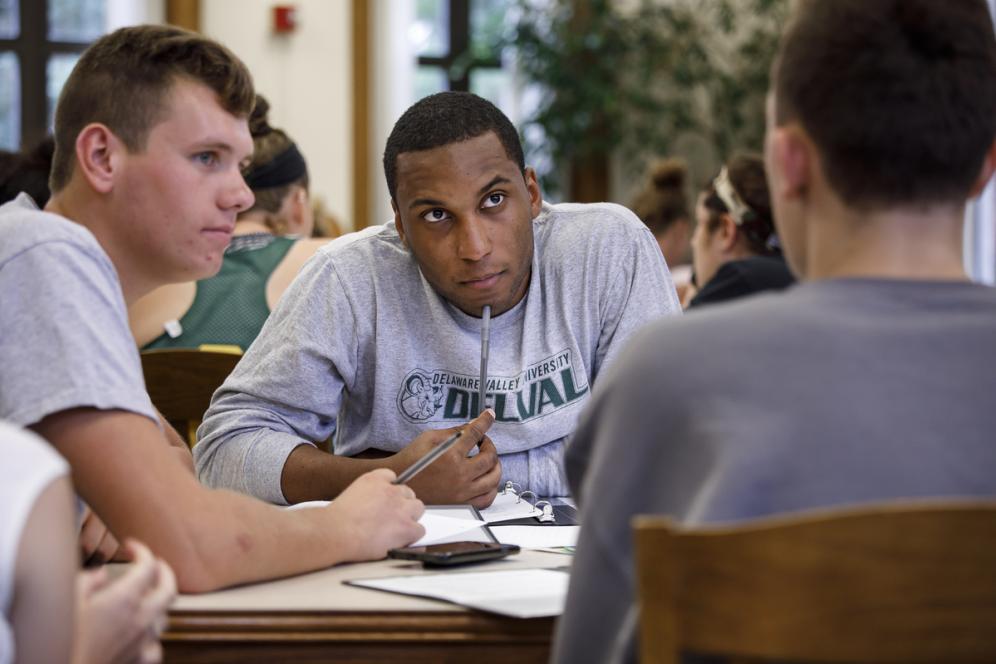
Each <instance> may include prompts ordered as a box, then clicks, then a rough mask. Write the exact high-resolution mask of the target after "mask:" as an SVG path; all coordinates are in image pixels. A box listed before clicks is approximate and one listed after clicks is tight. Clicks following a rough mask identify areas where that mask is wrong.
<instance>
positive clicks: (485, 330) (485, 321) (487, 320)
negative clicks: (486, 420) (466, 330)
mask: <svg viewBox="0 0 996 664" xmlns="http://www.w3.org/2000/svg"><path fill="white" fill-rule="evenodd" d="M490 338H491V305H490V304H485V305H484V309H483V310H482V311H481V382H480V384H479V385H478V386H477V414H478V415H480V414H481V413H483V412H484V409H485V408H486V407H487V406H486V405H485V403H484V392H485V390H486V389H487V386H488V342H489V341H490Z"/></svg>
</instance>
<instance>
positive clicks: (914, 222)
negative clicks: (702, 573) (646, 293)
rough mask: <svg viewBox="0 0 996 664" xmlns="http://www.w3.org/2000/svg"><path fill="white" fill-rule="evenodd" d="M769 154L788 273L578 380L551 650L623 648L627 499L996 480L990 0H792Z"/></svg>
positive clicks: (630, 650) (629, 600) (712, 516)
mask: <svg viewBox="0 0 996 664" xmlns="http://www.w3.org/2000/svg"><path fill="white" fill-rule="evenodd" d="M765 163H766V165H767V172H768V177H769V182H770V184H771V200H772V203H773V207H774V212H775V223H776V225H777V228H778V235H779V238H780V239H781V242H782V246H783V248H784V251H785V256H786V257H787V259H788V263H789V265H790V266H791V268H792V270H793V272H794V273H795V274H797V275H798V276H799V278H800V280H801V283H800V284H798V285H796V286H793V287H792V288H790V289H788V290H786V291H785V292H782V293H765V294H760V295H757V296H755V297H752V298H748V299H745V300H740V301H736V302H730V303H726V304H718V305H715V306H712V307H708V308H707V309H705V310H703V311H701V312H698V313H695V314H691V315H688V316H684V317H683V318H681V319H674V320H665V321H661V322H659V323H655V324H653V325H650V326H647V328H646V329H645V330H644V331H643V332H641V333H640V334H639V335H638V339H635V340H634V342H633V343H632V344H631V345H630V346H629V347H628V348H627V350H626V352H625V353H624V356H623V357H620V358H619V362H617V363H616V364H615V365H614V366H613V369H612V370H611V371H610V375H609V376H606V378H605V379H604V380H603V381H602V383H601V384H600V385H598V386H597V387H596V395H595V396H594V397H593V399H592V402H591V406H590V407H589V408H588V409H587V411H586V413H585V415H584V417H583V419H582V422H581V424H580V426H579V427H578V431H577V433H576V434H575V437H574V439H573V440H572V441H571V446H570V447H569V448H568V452H567V473H568V478H569V480H570V483H571V487H572V488H573V489H574V490H575V491H576V493H575V497H576V498H577V500H578V503H579V506H580V510H581V524H582V526H581V533H580V537H579V539H578V546H577V556H576V557H575V559H574V564H573V568H572V571H571V580H570V588H569V590H568V596H567V604H566V606H567V608H566V611H565V613H564V615H563V616H562V617H561V619H560V621H559V622H558V625H557V636H556V642H555V646H554V655H553V662H555V663H556V664H560V663H561V662H563V663H567V662H569V663H570V664H584V663H586V662H592V663H598V664H604V663H605V662H630V661H634V660H635V659H636V640H637V625H638V622H639V613H638V607H637V606H636V604H635V602H634V596H635V592H634V590H635V570H634V562H633V548H632V531H631V528H630V525H631V518H632V517H633V516H634V515H636V514H663V515H668V516H670V517H671V518H673V519H674V520H675V521H677V522H678V523H686V524H700V523H708V522H712V523H714V522H735V521H740V520H745V519H751V518H755V517H761V516H766V515H771V514H776V513H784V512H791V511H797V510H807V509H817V508H825V507H832V506H844V505H855V504H860V503H875V502H881V501H890V500H896V499H900V500H909V499H917V498H940V497H952V498H953V497H960V498H966V497H976V498H985V499H992V498H994V497H996V472H994V469H996V444H994V432H996V409H994V408H993V404H992V395H993V394H996V335H994V334H993V331H994V330H996V289H994V288H992V287H990V286H985V285H981V284H974V283H971V282H970V281H969V279H968V278H967V276H966V274H965V267H964V264H963V256H962V229H963V225H964V216H965V208H966V204H967V201H968V199H969V198H971V197H974V196H977V195H978V194H979V192H981V191H982V190H983V189H984V188H985V186H986V183H987V182H989V181H990V180H991V179H992V175H993V172H994V170H996V38H994V34H993V20H992V17H991V16H990V14H989V10H988V9H987V7H986V3H985V2H983V0H949V1H948V2H934V0H879V1H877V2H868V1H867V0H833V2H826V1H825V0H803V1H801V2H798V3H796V5H795V7H794V8H793V17H792V19H791V20H790V22H789V23H788V25H787V26H786V28H785V30H784V33H783V36H782V40H781V44H780V47H779V51H778V56H777V58H776V60H775V64H774V66H773V68H772V76H771V91H770V94H769V96H768V102H767V132H766V137H765Z"/></svg>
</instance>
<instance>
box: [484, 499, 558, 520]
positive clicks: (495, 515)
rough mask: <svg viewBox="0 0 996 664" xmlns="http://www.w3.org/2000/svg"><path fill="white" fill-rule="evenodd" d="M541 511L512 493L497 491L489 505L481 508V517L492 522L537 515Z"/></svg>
mask: <svg viewBox="0 0 996 664" xmlns="http://www.w3.org/2000/svg"><path fill="white" fill-rule="evenodd" d="M542 513H543V512H542V511H540V510H538V509H536V508H535V507H533V506H532V505H531V504H529V503H528V502H527V501H525V500H521V499H520V498H519V497H518V496H517V495H515V494H514V493H499V494H498V496H497V497H496V498H495V500H494V502H493V503H491V506H490V507H487V508H485V509H483V510H481V517H483V518H484V521H485V522H486V523H494V522H495V521H507V520H509V519H524V518H526V517H530V516H539V515H540V514H542Z"/></svg>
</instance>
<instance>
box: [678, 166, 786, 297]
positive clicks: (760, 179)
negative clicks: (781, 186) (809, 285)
mask: <svg viewBox="0 0 996 664" xmlns="http://www.w3.org/2000/svg"><path fill="white" fill-rule="evenodd" d="M695 217H696V226H695V233H694V234H693V235H692V262H693V263H694V265H695V282H696V283H697V284H699V288H698V290H697V291H696V289H695V288H694V287H693V288H691V289H690V290H689V291H688V293H687V295H686V300H685V302H686V308H695V307H700V306H702V305H706V304H712V303H715V302H725V301H726V300H732V299H735V298H738V297H744V296H747V295H753V294H754V293H760V292H762V291H767V290H782V289H784V288H787V287H788V286H790V285H792V284H793V283H795V278H794V277H793V276H792V273H791V272H790V271H789V268H788V265H786V264H785V259H784V258H783V257H782V251H781V248H780V247H779V246H778V236H777V234H776V233H775V225H774V221H773V219H772V214H771V200H770V197H769V195H768V182H767V177H766V175H765V173H764V160H763V159H762V158H761V157H759V156H753V155H737V156H735V157H733V158H732V159H730V160H729V161H728V162H727V163H726V165H725V166H723V169H722V170H721V171H720V173H719V175H718V176H716V178H715V179H713V180H712V182H710V183H709V186H707V187H706V188H705V189H704V190H703V191H702V193H701V194H699V199H698V202H697V203H696V206H695Z"/></svg>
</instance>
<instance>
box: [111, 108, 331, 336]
mask: <svg viewBox="0 0 996 664" xmlns="http://www.w3.org/2000/svg"><path fill="white" fill-rule="evenodd" d="M269 108H270V105H269V103H267V101H266V99H265V98H263V96H262V95H257V96H256V106H255V108H254V109H253V113H252V117H251V118H250V121H249V122H250V132H251V133H252V137H253V148H254V151H253V158H252V163H250V164H249V166H248V167H247V168H246V170H245V173H244V176H245V180H246V184H248V185H249V188H250V189H252V192H253V195H254V196H255V203H254V204H253V206H252V207H251V208H249V209H248V210H246V211H244V212H242V213H241V214H239V216H238V221H237V223H236V224H235V232H234V234H233V237H232V243H231V244H230V245H229V246H228V249H227V250H226V251H225V258H224V261H223V263H222V266H221V271H220V272H218V274H217V275H215V276H213V277H211V278H209V279H203V280H201V281H198V282H187V283H184V284H171V285H169V286H165V287H163V288H160V289H158V290H156V291H153V292H152V293H150V294H149V295H147V296H146V297H144V298H142V299H141V300H139V301H138V302H136V303H135V304H134V305H132V307H131V308H130V309H129V312H128V314H129V319H130V324H131V327H132V332H133V333H134V335H135V340H136V341H137V342H138V344H139V346H141V347H142V349H143V350H147V349H151V348H197V347H198V346H200V345H202V344H227V345H233V346H238V347H240V348H241V349H242V350H245V349H246V348H248V347H249V345H250V344H251V343H252V342H253V340H254V339H255V338H256V335H257V334H259V331H260V329H262V327H263V323H265V322H266V319H267V317H268V316H269V315H270V310H271V309H272V308H273V307H274V306H275V305H276V303H277V301H278V300H279V299H280V296H281V295H282V294H283V292H284V290H286V289H287V287H288V286H289V285H290V282H291V281H292V280H293V279H294V277H295V276H296V275H297V272H298V270H299V269H300V268H301V266H302V265H304V263H305V261H307V260H308V259H309V258H311V256H312V255H313V254H314V253H315V251H317V250H318V249H319V248H320V247H322V246H324V245H325V244H327V243H328V240H327V239H320V238H319V239H311V233H312V229H313V228H314V223H315V220H314V216H313V214H312V209H311V200H310V198H309V196H308V165H307V164H306V163H305V161H304V157H303V156H302V155H301V151H300V150H299V149H298V147H297V145H296V144H295V143H294V142H293V141H292V140H291V139H290V137H289V136H288V135H287V134H286V133H285V132H284V131H282V130H280V129H276V128H274V127H271V126H270V124H269V121H268V119H267V115H268V112H269Z"/></svg>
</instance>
